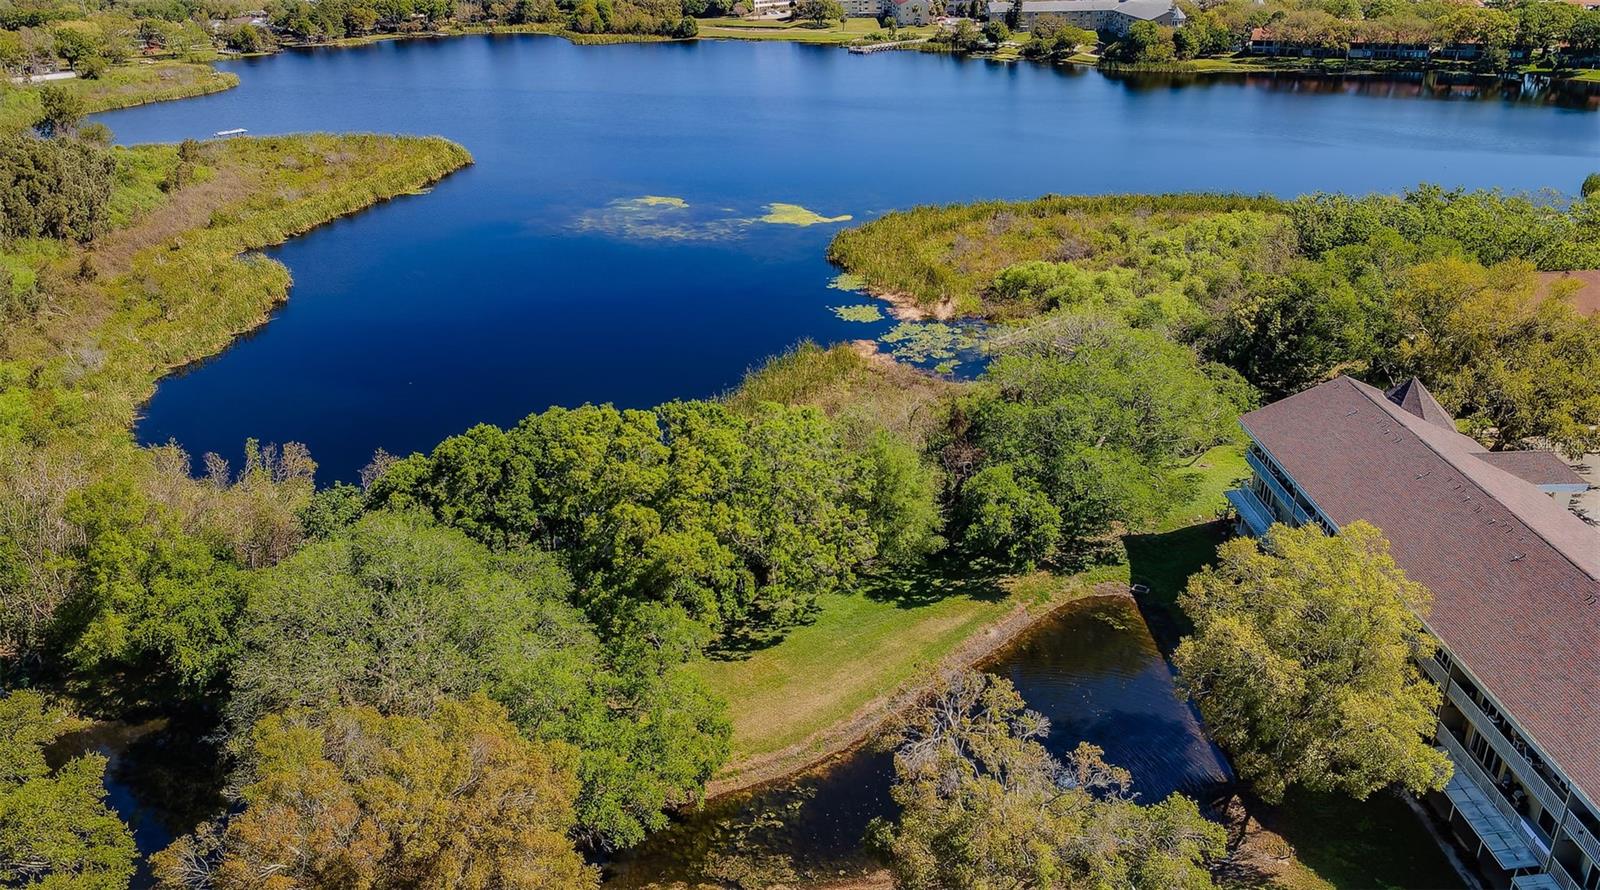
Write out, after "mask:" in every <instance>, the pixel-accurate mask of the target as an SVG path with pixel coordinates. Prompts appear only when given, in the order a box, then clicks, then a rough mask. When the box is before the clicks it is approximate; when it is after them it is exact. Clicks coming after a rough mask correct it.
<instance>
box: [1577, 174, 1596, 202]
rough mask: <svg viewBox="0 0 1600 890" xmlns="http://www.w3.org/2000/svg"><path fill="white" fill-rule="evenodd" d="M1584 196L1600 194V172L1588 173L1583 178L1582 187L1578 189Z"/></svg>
mask: <svg viewBox="0 0 1600 890" xmlns="http://www.w3.org/2000/svg"><path fill="white" fill-rule="evenodd" d="M1579 191H1580V192H1581V193H1582V195H1583V196H1584V197H1585V198H1588V197H1592V196H1594V195H1597V194H1600V173H1590V174H1589V175H1588V176H1585V177H1584V178H1583V188H1581V189H1580V190H1579Z"/></svg>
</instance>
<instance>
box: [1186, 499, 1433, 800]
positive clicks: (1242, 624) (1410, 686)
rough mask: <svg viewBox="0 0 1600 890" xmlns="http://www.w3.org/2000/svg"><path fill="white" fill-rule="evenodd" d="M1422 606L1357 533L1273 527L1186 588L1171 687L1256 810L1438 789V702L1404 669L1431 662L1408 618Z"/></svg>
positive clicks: (1372, 535) (1390, 563)
mask: <svg viewBox="0 0 1600 890" xmlns="http://www.w3.org/2000/svg"><path fill="white" fill-rule="evenodd" d="M1429 601H1430V600H1429V596H1428V592H1427V591H1426V590H1425V589H1423V587H1422V586H1421V585H1419V584H1417V583H1415V582H1413V581H1410V580H1407V579H1406V577H1405V573H1404V572H1402V571H1401V570H1400V568H1399V567H1398V566H1396V565H1395V564H1394V560H1393V559H1392V558H1391V557H1390V556H1389V544H1388V542H1387V541H1385V540H1384V538H1383V535H1382V533H1381V532H1379V531H1378V530H1377V529H1376V528H1373V527H1372V526H1370V525H1368V524H1366V523H1364V522H1355V523H1352V524H1350V525H1349V526H1347V527H1345V528H1344V529H1342V530H1341V531H1340V532H1339V534H1337V535H1326V534H1323V532H1322V530H1321V529H1319V528H1317V527H1316V526H1309V525H1308V526H1305V527H1303V528H1300V529H1291V528H1288V527H1286V526H1281V525H1275V526H1273V527H1272V529H1271V531H1270V532H1269V533H1268V534H1267V537H1266V538H1265V539H1264V540H1263V541H1262V542H1260V543H1258V542H1256V541H1255V540H1253V539H1250V538H1240V539H1237V540H1233V541H1229V542H1228V543H1226V544H1224V545H1222V548H1221V551H1220V553H1219V556H1218V562H1217V565H1215V566H1213V567H1208V568H1206V569H1204V570H1202V571H1201V572H1200V573H1198V574H1196V575H1194V576H1192V577H1191V578H1190V579H1189V586H1188V589H1187V590H1186V591H1185V592H1184V593H1183V595H1182V598H1181V600H1180V602H1181V604H1182V606H1183V609H1184V612H1185V613H1186V614H1188V615H1189V617H1190V618H1191V619H1193V621H1194V624H1195V633H1194V635H1193V636H1191V637H1187V638H1185V639H1184V640H1183V642H1182V643H1180V644H1179V646H1178V649H1177V651H1176V652H1175V653H1174V655H1173V661H1174V663H1175V664H1176V665H1177V668H1178V680H1179V683H1180V686H1181V688H1182V689H1183V690H1184V691H1185V692H1186V693H1187V694H1188V695H1189V696H1190V697H1191V698H1192V699H1194V701H1195V703H1196V704H1198V705H1199V707H1200V713H1201V714H1202V715H1203V716H1204V717H1205V720H1206V725H1207V727H1208V728H1209V729H1210V730H1211V733H1212V735H1213V736H1214V737H1215V738H1216V739H1217V741H1218V742H1220V743H1221V744H1222V746H1223V747H1224V748H1227V749H1228V751H1229V753H1230V754H1232V756H1233V762H1234V765H1235V767H1236V768H1237V769H1238V771H1239V775H1240V776H1241V777H1243V778H1244V779H1246V780H1248V781H1250V782H1251V783H1253V784H1254V786H1255V788H1256V789H1257V791H1259V792H1260V794H1261V795H1262V797H1264V798H1265V799H1267V800H1269V801H1277V800H1281V799H1282V797H1283V794H1284V792H1285V791H1286V790H1287V789H1288V788H1289V787H1290V786H1291V785H1299V786H1303V787H1306V788H1309V789H1312V790H1315V791H1332V790H1338V791H1343V792H1345V793H1347V794H1350V795H1352V796H1354V797H1356V798H1359V799H1364V798H1365V797H1367V795H1369V794H1371V793H1372V792H1374V791H1377V790H1379V789H1381V788H1385V787H1387V786H1389V785H1392V784H1396V783H1398V784H1401V785H1404V786H1405V787H1407V788H1410V789H1411V790H1413V791H1417V792H1421V791H1424V790H1428V789H1438V788H1443V787H1444V783H1445V782H1446V780H1448V779H1449V776H1450V765H1449V761H1448V760H1446V759H1445V757H1444V755H1443V754H1441V753H1439V752H1438V751H1436V750H1434V749H1433V747H1432V746H1430V745H1429V744H1428V739H1429V738H1431V737H1432V735H1433V730H1434V712H1435V710H1436V709H1437V708H1438V706H1439V689H1438V687H1436V686H1434V685H1433V684H1432V683H1430V682H1429V681H1427V680H1426V679H1424V678H1423V676H1422V675H1421V673H1420V672H1419V670H1418V668H1417V666H1416V660H1417V659H1419V658H1427V657H1430V656H1431V655H1432V653H1433V650H1434V645H1435V644H1434V642H1433V638H1432V637H1430V636H1428V634H1427V633H1426V631H1424V630H1423V627H1422V621H1421V619H1420V618H1418V617H1417V616H1418V612H1419V611H1422V610H1426V609H1427V607H1428V604H1429Z"/></svg>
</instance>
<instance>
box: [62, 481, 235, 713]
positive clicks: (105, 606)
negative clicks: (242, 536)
mask: <svg viewBox="0 0 1600 890" xmlns="http://www.w3.org/2000/svg"><path fill="white" fill-rule="evenodd" d="M65 512H66V518H67V520H68V521H69V522H71V523H73V524H74V525H75V526H77V527H78V528H79V529H81V532H82V535H83V544H82V546H80V547H78V548H75V549H74V551H73V552H72V554H71V557H72V560H73V568H74V570H75V574H76V576H77V578H78V590H77V591H76V593H75V595H74V596H73V598H72V599H71V600H69V602H68V603H67V604H66V605H65V607H64V608H63V610H62V611H63V614H62V615H61V616H60V617H59V618H58V619H57V626H56V631H57V634H58V635H59V636H60V638H61V639H62V640H63V645H64V648H65V652H66V658H67V661H68V662H69V664H70V665H71V667H72V668H73V669H74V671H75V672H76V678H75V679H76V683H77V685H80V686H83V687H86V688H87V689H88V690H91V691H93V692H95V693H96V694H107V693H109V692H110V691H111V690H112V689H115V692H116V694H120V695H124V696H131V695H141V694H142V695H145V696H148V700H150V701H162V700H168V699H170V698H172V697H173V696H174V695H184V696H189V697H194V698H198V697H203V696H204V695H205V694H206V693H207V692H208V691H209V690H211V689H213V688H214V687H215V685H216V684H218V683H219V682H220V680H221V678H222V675H223V673H224V671H225V669H226V665H227V662H228V660H229V658H231V656H232V653H233V642H234V640H233V631H234V619H235V617H236V616H237V615H238V614H239V611H240V609H241V608H242V607H243V603H244V585H245V583H246V582H245V577H244V575H243V573H242V572H240V571H239V570H238V569H237V568H236V567H235V566H234V565H233V564H232V563H230V562H229V561H228V560H226V559H224V558H221V557H219V556H218V554H217V553H216V552H215V551H213V550H212V548H211V547H210V546H209V545H207V544H206V543H205V542H204V541H202V540H200V539H198V538H196V537H193V536H191V535H189V534H188V533H187V532H185V531H184V530H183V529H182V528H181V527H180V525H179V522H178V519H177V517H176V516H174V515H173V513H172V512H171V511H170V510H168V509H166V508H164V507H162V506H159V505H156V504H152V503H151V502H150V500H149V499H148V498H147V497H146V496H145V495H144V494H143V493H142V492H141V491H139V490H138V489H137V488H136V487H134V485H133V484H132V482H131V481H129V480H118V479H107V480H102V481H100V482H95V483H93V484H91V485H89V486H87V487H86V488H84V489H82V490H80V491H77V492H74V493H73V494H72V495H70V496H69V497H68V498H67V502H66V511H65ZM112 676H117V677H118V681H117V682H115V683H107V682H105V681H106V680H107V678H109V677H112Z"/></svg>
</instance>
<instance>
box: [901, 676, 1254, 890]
mask: <svg viewBox="0 0 1600 890" xmlns="http://www.w3.org/2000/svg"><path fill="white" fill-rule="evenodd" d="M1048 731H1049V722H1048V721H1046V720H1045V719H1044V718H1043V717H1041V716H1040V715H1038V714H1036V713H1033V712H1031V711H1028V710H1026V709H1025V707H1024V706H1023V702H1022V698H1021V697H1020V696H1019V695H1017V692H1016V690H1015V689H1014V688H1013V687H1012V686H1011V684H1010V682H1008V681H1006V680H1004V679H1002V678H999V677H993V676H990V675H987V674H981V673H977V672H975V671H965V672H961V673H957V674H954V675H951V676H949V677H946V678H944V680H943V682H942V685H941V686H940V687H939V688H938V689H937V690H936V691H935V692H934V693H933V694H932V695H930V696H929V697H928V698H927V699H926V700H925V701H924V702H923V703H922V704H921V705H920V706H918V707H916V708H914V709H912V711H911V712H910V713H909V714H908V715H907V717H906V718H905V719H904V723H903V726H902V730H901V742H900V747H899V749H898V750H897V751H896V753H895V758H894V763H895V784H894V788H893V791H892V794H893V797H894V800H895V802H896V803H897V804H899V805H900V808H901V815H900V818H899V822H898V824H893V825H890V824H888V823H885V822H881V821H880V822H877V823H875V824H874V826H873V828H872V830H871V837H872V839H873V841H874V843H875V845H876V846H878V847H879V848H880V849H882V850H883V851H885V852H886V853H887V854H888V856H889V859H890V863H891V869H892V870H893V872H894V875H895V879H896V885H897V886H900V887H905V888H908V890H920V888H929V890H932V888H944V887H975V888H999V887H1038V888H1062V890H1065V888H1073V887H1163V888H1179V890H1181V888H1192V890H1200V888H1210V887H1212V882H1211V878H1210V875H1209V874H1208V873H1207V871H1206V869H1205V867H1204V864H1205V861H1206V860H1207V859H1210V858H1213V857H1216V856H1220V855H1221V854H1222V853H1223V852H1224V849H1225V846H1226V834H1225V832H1224V830H1223V828H1222V826H1221V825H1218V824H1216V823H1213V822H1211V821H1209V820H1207V819H1206V818H1205V817H1204V816H1202V815H1200V811H1199V808H1198V807H1196V806H1195V804H1194V802H1193V801H1192V800H1189V799H1188V798H1185V797H1183V796H1182V795H1180V794H1177V793H1174V794H1173V795H1171V796H1170V797H1168V798H1167V799H1166V800H1164V801H1162V802H1160V803H1158V804H1154V805H1152V806H1140V805H1138V804H1136V803H1134V802H1133V798H1132V796H1131V795H1130V794H1129V791H1128V787H1129V784H1130V782H1131V776H1130V775H1129V774H1128V772H1127V771H1126V770H1123V769H1118V768H1116V767H1114V766H1111V765H1109V764H1107V763H1106V762H1105V761H1104V760H1103V759H1102V758H1101V754H1102V753H1103V752H1102V751H1101V750H1100V749H1099V748H1096V747H1095V746H1093V745H1089V744H1087V743H1085V744H1081V745H1079V746H1078V748H1077V749H1076V750H1075V751H1073V752H1072V753H1070V754H1068V755H1067V757H1066V758H1065V759H1064V760H1063V761H1059V762H1058V761H1057V760H1056V759H1055V758H1053V757H1052V756H1051V755H1050V754H1049V752H1048V751H1046V750H1045V748H1044V746H1043V745H1041V744H1039V742H1038V741H1037V739H1039V738H1043V737H1044V736H1045V734H1046V733H1047V732H1048Z"/></svg>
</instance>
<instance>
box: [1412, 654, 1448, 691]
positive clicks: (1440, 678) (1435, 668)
mask: <svg viewBox="0 0 1600 890" xmlns="http://www.w3.org/2000/svg"><path fill="white" fill-rule="evenodd" d="M1417 664H1419V665H1421V666H1422V672H1423V673H1424V674H1427V675H1428V679H1430V680H1432V681H1433V682H1435V683H1437V684H1439V688H1440V689H1443V688H1444V684H1445V681H1447V680H1449V679H1450V673H1449V672H1448V671H1446V670H1445V669H1444V665H1442V664H1440V663H1439V662H1438V661H1435V660H1434V659H1433V658H1432V657H1431V656H1430V657H1428V658H1422V659H1418V661H1417Z"/></svg>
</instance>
